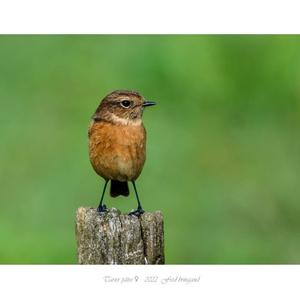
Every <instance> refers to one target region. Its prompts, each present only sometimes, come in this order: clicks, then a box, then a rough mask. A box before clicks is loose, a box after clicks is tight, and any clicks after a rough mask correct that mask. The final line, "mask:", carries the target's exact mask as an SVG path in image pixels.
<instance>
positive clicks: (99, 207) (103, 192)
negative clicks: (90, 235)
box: [97, 180, 108, 213]
mask: <svg viewBox="0 0 300 299" xmlns="http://www.w3.org/2000/svg"><path fill="white" fill-rule="evenodd" d="M107 183H108V180H106V181H105V185H104V188H103V191H102V195H101V200H100V204H99V206H98V209H97V211H98V212H99V213H101V212H105V211H107V209H106V205H103V204H102V203H103V198H104V194H105V190H106V186H107Z"/></svg>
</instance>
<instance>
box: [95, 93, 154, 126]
mask: <svg viewBox="0 0 300 299" xmlns="http://www.w3.org/2000/svg"><path fill="white" fill-rule="evenodd" d="M154 104H155V103H154V102H151V101H146V100H145V99H144V98H143V97H142V96H141V95H140V94H139V93H138V92H136V91H129V90H116V91H114V92H112V93H110V94H108V95H107V96H106V97H105V98H104V99H103V100H102V101H101V103H100V105H99V106H98V108H97V110H96V112H95V113H94V115H93V117H92V118H93V119H94V120H95V121H97V120H103V121H110V122H114V123H118V122H120V123H134V122H140V121H141V118H142V115H143V110H144V107H145V106H151V105H154Z"/></svg>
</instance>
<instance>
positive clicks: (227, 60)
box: [0, 35, 300, 264]
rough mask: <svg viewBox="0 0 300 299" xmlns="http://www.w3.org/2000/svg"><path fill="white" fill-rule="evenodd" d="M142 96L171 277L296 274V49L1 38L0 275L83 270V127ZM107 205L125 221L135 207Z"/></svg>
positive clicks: (94, 188) (149, 180)
mask: <svg viewBox="0 0 300 299" xmlns="http://www.w3.org/2000/svg"><path fill="white" fill-rule="evenodd" d="M115 89H133V90H138V91H140V92H141V93H142V94H143V95H144V96H145V97H146V98H148V99H150V100H155V101H157V103H158V105H157V106H155V107H151V108H149V109H147V111H146V112H145V113H144V123H145V126H146V128H147V130H148V145H147V150H148V152H147V154H148V156H147V161H146V164H145V167H144V170H143V172H142V175H141V176H140V178H139V180H138V181H137V187H138V190H139V193H140V197H141V200H142V203H143V206H144V208H145V209H146V210H147V211H154V210H162V212H163V214H164V218H165V253H166V263H168V264H211V263H213V264H215V263H299V262H300V216H299V215H300V202H299V199H300V186H299V185H300V184H299V181H300V180H299V176H300V138H299V125H300V119H299V116H300V36H118V35H115V36H76V35H74V36H63V35H62V36H50V35H48V36H47V35H45V36H38V35H37V36H0V122H1V126H0V137H1V141H0V142H1V143H0V144H1V145H0V167H1V168H0V169H1V172H0V194H1V198H0V244H1V245H0V263H38V264H40V263H63V264H69V263H76V244H75V236H74V217H75V211H76V209H77V208H78V207H79V206H94V207H96V206H97V204H98V201H99V195H100V192H101V191H102V187H103V181H102V179H101V178H99V177H98V176H97V175H96V174H95V173H94V171H93V169H92V167H91V165H90V162H89V159H88V150H87V141H88V140H87V127H88V124H89V121H90V117H91V115H92V113H93V112H94V111H95V109H96V107H97V106H98V104H99V102H100V100H101V99H102V98H103V97H104V96H105V95H106V94H107V93H109V92H111V91H113V90H115ZM106 203H107V205H108V206H110V207H111V206H114V207H117V208H119V209H121V210H122V211H124V212H126V211H130V210H131V209H133V208H135V207H136V201H135V198H134V196H133V195H132V194H131V195H130V197H129V198H122V197H119V198H117V199H111V198H109V196H108V195H107V197H106Z"/></svg>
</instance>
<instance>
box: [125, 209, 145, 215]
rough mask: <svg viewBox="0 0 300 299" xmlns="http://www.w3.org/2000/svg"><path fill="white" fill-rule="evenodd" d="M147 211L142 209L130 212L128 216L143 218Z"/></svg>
mask: <svg viewBox="0 0 300 299" xmlns="http://www.w3.org/2000/svg"><path fill="white" fill-rule="evenodd" d="M143 213H145V211H144V210H143V209H142V208H137V209H136V210H135V211H132V212H130V213H129V214H128V215H135V216H137V217H139V216H141V215H142V214H143Z"/></svg>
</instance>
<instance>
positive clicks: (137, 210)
mask: <svg viewBox="0 0 300 299" xmlns="http://www.w3.org/2000/svg"><path fill="white" fill-rule="evenodd" d="M132 185H133V188H134V192H135V196H136V200H137V202H138V207H137V209H136V210H135V211H133V212H130V213H129V215H136V216H140V215H142V214H143V213H144V212H145V211H144V210H143V208H142V205H141V202H140V199H139V195H138V193H137V191H136V187H135V182H134V181H132Z"/></svg>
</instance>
